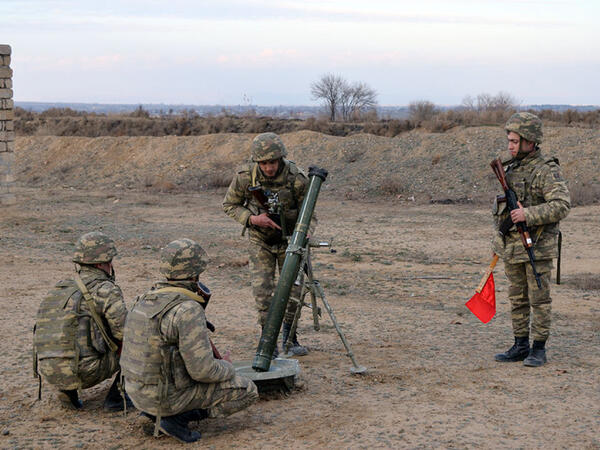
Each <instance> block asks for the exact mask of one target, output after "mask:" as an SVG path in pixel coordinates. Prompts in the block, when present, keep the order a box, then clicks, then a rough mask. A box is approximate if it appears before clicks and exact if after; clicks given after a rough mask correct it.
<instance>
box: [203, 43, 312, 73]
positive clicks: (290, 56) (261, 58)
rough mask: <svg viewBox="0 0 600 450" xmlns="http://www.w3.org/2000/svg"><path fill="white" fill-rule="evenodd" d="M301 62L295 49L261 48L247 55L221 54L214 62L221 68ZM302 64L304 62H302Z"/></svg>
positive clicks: (255, 66) (258, 66)
mask: <svg viewBox="0 0 600 450" xmlns="http://www.w3.org/2000/svg"><path fill="white" fill-rule="evenodd" d="M299 60H303V55H301V53H300V52H299V51H298V50H296V49H292V48H290V49H273V48H263V49H261V50H259V51H257V52H251V53H250V52H249V53H237V52H235V53H221V54H219V55H217V56H216V57H215V62H216V63H218V64H220V65H221V66H228V67H239V68H249V69H255V68H266V67H269V66H273V65H283V64H285V65H288V66H289V65H290V63H291V64H293V63H294V62H295V61H299ZM302 62H303V63H305V62H306V61H305V60H303V61H302Z"/></svg>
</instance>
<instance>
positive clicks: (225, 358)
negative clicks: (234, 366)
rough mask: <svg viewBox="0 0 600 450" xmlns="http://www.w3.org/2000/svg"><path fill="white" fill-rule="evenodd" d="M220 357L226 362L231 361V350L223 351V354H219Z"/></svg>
mask: <svg viewBox="0 0 600 450" xmlns="http://www.w3.org/2000/svg"><path fill="white" fill-rule="evenodd" d="M221 357H222V358H223V359H224V360H225V361H227V362H230V363H233V361H231V352H230V351H229V350H227V351H226V352H225V354H224V355H221Z"/></svg>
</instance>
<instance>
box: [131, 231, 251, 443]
mask: <svg viewBox="0 0 600 450" xmlns="http://www.w3.org/2000/svg"><path fill="white" fill-rule="evenodd" d="M206 264H207V256H206V253H205V252H204V250H203V249H202V247H201V246H200V245H199V244H197V243H196V242H194V241H192V240H190V239H179V240H176V241H173V242H171V243H170V244H169V245H167V246H166V247H165V248H164V249H163V251H162V254H161V265H160V273H161V274H162V275H164V277H165V278H166V280H164V281H161V282H158V283H156V284H155V285H154V287H152V289H151V290H150V291H148V292H147V293H146V294H144V295H142V296H141V297H139V298H138V299H137V300H136V302H135V304H134V306H133V308H132V309H131V311H130V312H129V315H128V317H127V323H126V324H125V332H124V340H123V354H122V357H121V366H122V368H123V374H124V376H125V388H126V389H127V393H128V394H129V395H130V396H131V399H132V400H133V403H134V405H135V407H136V408H138V409H140V410H141V411H142V412H143V414H144V415H146V416H147V417H150V418H151V419H152V420H154V421H155V428H154V435H155V436H157V435H158V432H159V430H160V431H162V432H163V433H165V434H167V435H169V436H172V437H174V438H175V439H177V440H179V441H181V442H195V441H197V440H198V439H200V437H201V435H200V433H199V432H197V431H192V430H190V429H189V428H188V423H189V422H190V421H198V420H202V419H205V418H207V417H224V416H228V415H230V414H233V413H235V412H237V411H240V410H242V409H244V408H247V407H248V406H249V405H251V404H252V403H254V402H255V401H256V400H257V399H258V391H257V389H256V386H255V385H254V383H253V382H252V381H251V380H249V379H247V378H243V377H240V376H237V375H236V373H235V370H234V368H233V365H232V364H231V362H229V361H226V360H223V359H216V357H215V356H218V355H215V353H213V348H212V345H211V342H210V340H209V337H208V328H207V322H206V317H205V315H204V308H205V307H206V303H207V299H208V298H209V296H208V295H206V291H207V289H206V288H205V287H204V285H203V284H201V283H200V282H199V280H198V276H199V275H200V274H201V273H202V272H203V271H204V269H205V268H206Z"/></svg>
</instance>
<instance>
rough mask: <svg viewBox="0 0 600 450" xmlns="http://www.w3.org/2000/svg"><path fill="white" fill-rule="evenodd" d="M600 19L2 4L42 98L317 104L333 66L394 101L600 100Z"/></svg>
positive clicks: (468, 2) (570, 1) (512, 12)
mask: <svg viewBox="0 0 600 450" xmlns="http://www.w3.org/2000/svg"><path fill="white" fill-rule="evenodd" d="M599 23H600V1H598V0H446V1H440V0H415V1H403V0H397V1H384V0H368V1H367V0H358V1H355V0H318V1H317V0H303V1H302V0H296V1H293V0H290V1H286V0H281V1H271V0H248V1H240V0H206V1H203V0H168V1H163V0H102V1H99V0H94V1H91V0H73V1H67V0H0V44H9V45H10V46H11V47H12V53H13V54H12V62H11V67H12V69H13V72H14V76H13V84H14V99H15V100H16V101H39V102H94V103H165V104H189V105H192V104H223V105H240V104H241V105H244V104H254V105H316V104H318V101H316V100H314V99H312V98H311V94H310V85H311V83H312V82H314V81H317V80H318V79H319V78H320V77H321V76H323V75H324V74H327V73H333V74H337V75H340V76H342V77H344V78H345V79H347V80H348V81H350V82H354V81H361V82H365V83H367V84H368V85H369V86H370V87H372V88H373V89H375V90H376V91H377V93H378V101H379V104H381V105H406V104H408V103H410V102H412V101H419V100H428V101H431V102H433V103H435V104H438V105H458V104H460V103H461V102H462V100H463V99H464V98H465V97H466V96H467V95H470V96H473V97H474V96H476V95H477V94H481V93H487V94H492V95H494V94H497V93H498V92H501V91H502V92H506V93H508V94H510V95H511V96H513V97H514V98H515V99H516V100H517V101H518V102H519V103H521V104H523V105H528V104H573V105H590V104H592V105H600V26H599Z"/></svg>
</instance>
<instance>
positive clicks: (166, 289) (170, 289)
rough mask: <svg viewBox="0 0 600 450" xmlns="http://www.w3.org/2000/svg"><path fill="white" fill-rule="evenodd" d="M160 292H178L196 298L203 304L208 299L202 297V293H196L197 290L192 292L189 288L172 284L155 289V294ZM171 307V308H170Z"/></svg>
mask: <svg viewBox="0 0 600 450" xmlns="http://www.w3.org/2000/svg"><path fill="white" fill-rule="evenodd" d="M160 292H174V293H177V294H182V295H185V296H186V297H188V298H190V299H192V300H195V301H197V302H198V303H202V304H205V303H206V300H204V298H203V297H201V296H200V295H198V294H196V293H195V292H192V291H190V290H189V289H185V288H180V287H175V286H170V287H164V288H160V289H157V290H155V291H154V293H155V294H158V293H160ZM169 309H171V308H169ZM165 310H167V308H165Z"/></svg>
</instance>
